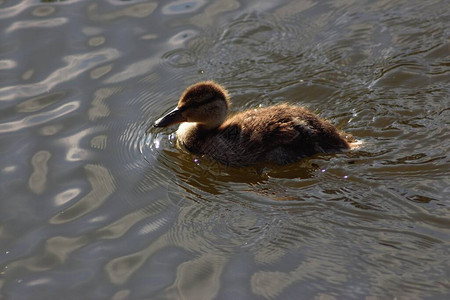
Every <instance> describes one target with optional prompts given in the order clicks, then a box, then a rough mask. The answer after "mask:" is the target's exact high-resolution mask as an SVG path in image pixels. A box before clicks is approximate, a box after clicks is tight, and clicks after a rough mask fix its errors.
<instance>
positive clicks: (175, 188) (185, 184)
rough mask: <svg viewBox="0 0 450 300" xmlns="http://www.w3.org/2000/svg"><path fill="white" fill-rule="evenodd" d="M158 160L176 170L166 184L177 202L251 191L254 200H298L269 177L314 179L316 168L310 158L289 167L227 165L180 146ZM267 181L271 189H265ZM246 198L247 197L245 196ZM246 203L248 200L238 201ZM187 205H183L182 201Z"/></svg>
mask: <svg viewBox="0 0 450 300" xmlns="http://www.w3.org/2000/svg"><path fill="white" fill-rule="evenodd" d="M159 159H160V160H161V163H162V164H163V165H164V166H165V167H166V168H168V169H170V170H172V171H173V173H175V175H174V177H173V180H172V181H171V182H169V183H168V194H169V198H171V200H173V201H176V203H178V204H180V203H181V202H180V201H181V200H180V198H186V199H190V200H192V201H195V202H197V201H211V200H212V199H213V198H219V200H220V199H224V197H217V196H220V195H222V196H224V194H233V195H239V194H240V192H244V193H247V192H250V193H252V194H253V196H252V198H256V199H255V200H256V201H257V202H265V201H267V200H269V201H286V200H299V199H298V197H295V196H292V195H288V194H287V193H286V189H285V187H284V186H282V185H281V184H277V183H276V182H271V180H272V179H275V180H277V181H282V180H283V179H297V180H306V181H308V180H309V181H314V182H315V181H316V180H315V179H314V174H315V172H316V171H317V169H318V168H319V166H318V165H317V164H315V163H311V161H310V160H309V159H305V160H304V161H301V162H298V163H296V164H293V165H289V166H284V167H281V166H277V165H267V164H264V165H263V164H261V165H254V166H249V167H241V168H236V167H228V166H224V165H222V164H220V163H218V162H217V161H214V160H212V159H210V158H208V157H195V156H192V154H190V153H186V152H184V151H183V150H181V149H177V150H175V151H173V150H169V149H166V150H164V151H163V152H162V153H161V156H160V157H159ZM268 184H270V186H271V188H270V189H267V185H268ZM246 197H250V196H249V195H246ZM238 202H240V203H241V204H242V205H244V206H249V205H251V203H248V201H238ZM183 205H186V204H183Z"/></svg>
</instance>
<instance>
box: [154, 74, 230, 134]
mask: <svg viewBox="0 0 450 300" xmlns="http://www.w3.org/2000/svg"><path fill="white" fill-rule="evenodd" d="M229 106H230V100H229V96H228V92H227V91H226V90H225V89H224V88H223V87H221V86H220V85H218V84H217V83H215V82H213V81H203V82H199V83H196V84H194V85H192V86H190V87H188V88H187V89H186V90H185V91H184V93H183V94H182V95H181V98H180V101H178V105H177V107H176V108H175V109H174V110H172V111H171V112H169V113H168V114H167V115H165V116H164V117H162V118H160V119H158V120H157V121H156V122H155V123H154V124H153V126H154V127H166V126H169V125H172V124H177V123H182V122H195V123H197V124H199V125H200V126H203V127H205V128H208V129H214V128H217V127H219V126H220V125H221V124H222V123H223V121H225V118H226V116H227V113H228V108H229Z"/></svg>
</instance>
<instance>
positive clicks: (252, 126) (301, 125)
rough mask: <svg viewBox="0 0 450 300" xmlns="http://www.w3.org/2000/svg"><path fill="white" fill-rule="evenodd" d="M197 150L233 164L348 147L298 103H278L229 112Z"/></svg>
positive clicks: (275, 160)
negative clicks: (232, 113)
mask: <svg viewBox="0 0 450 300" xmlns="http://www.w3.org/2000/svg"><path fill="white" fill-rule="evenodd" d="M198 146H199V149H197V151H196V152H201V153H203V154H207V155H208V156H211V157H212V158H214V159H216V160H218V161H220V162H222V163H224V164H227V165H234V166H244V165H250V164H254V163H256V162H269V163H275V164H288V163H293V162H295V161H298V160H299V159H301V158H303V157H305V156H310V155H313V154H315V153H320V152H325V153H332V152H340V151H342V150H345V149H349V144H348V142H347V141H346V140H345V139H344V138H343V137H342V136H341V134H340V133H339V132H338V131H337V129H336V128H335V127H334V126H333V125H331V124H330V123H329V122H327V121H325V120H323V119H321V118H319V117H318V116H317V115H315V114H313V113H312V112H310V111H308V110H307V109H305V108H302V107H299V106H291V105H287V104H281V105H277V106H272V107H266V108H261V109H258V110H249V111H245V112H242V113H239V114H237V115H234V116H232V117H231V118H229V119H228V120H226V121H225V122H224V123H223V124H222V125H221V126H220V127H219V128H218V129H216V130H215V131H213V132H210V133H209V134H208V135H207V136H204V137H203V138H202V141H201V143H200V144H199V145H198Z"/></svg>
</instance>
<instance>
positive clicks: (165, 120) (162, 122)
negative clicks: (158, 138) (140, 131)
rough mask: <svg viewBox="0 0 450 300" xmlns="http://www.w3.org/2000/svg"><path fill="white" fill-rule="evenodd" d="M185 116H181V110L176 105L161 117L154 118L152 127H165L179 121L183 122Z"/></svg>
mask: <svg viewBox="0 0 450 300" xmlns="http://www.w3.org/2000/svg"><path fill="white" fill-rule="evenodd" d="M185 121H186V118H185V117H184V116H183V113H182V110H180V109H179V108H178V107H175V109H174V110H172V111H171V112H170V113H168V114H167V115H165V116H164V117H162V118H161V119H158V120H156V122H155V123H154V124H153V127H166V126H169V125H172V124H177V123H181V122H185Z"/></svg>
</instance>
